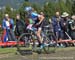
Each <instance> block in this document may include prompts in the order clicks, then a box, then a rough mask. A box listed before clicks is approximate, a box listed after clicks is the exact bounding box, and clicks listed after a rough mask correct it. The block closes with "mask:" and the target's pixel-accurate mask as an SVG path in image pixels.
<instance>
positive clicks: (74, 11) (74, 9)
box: [72, 1, 75, 14]
mask: <svg viewBox="0 0 75 60" xmlns="http://www.w3.org/2000/svg"><path fill="white" fill-rule="evenodd" d="M72 11H73V12H72V14H75V1H74V2H73V4H72Z"/></svg>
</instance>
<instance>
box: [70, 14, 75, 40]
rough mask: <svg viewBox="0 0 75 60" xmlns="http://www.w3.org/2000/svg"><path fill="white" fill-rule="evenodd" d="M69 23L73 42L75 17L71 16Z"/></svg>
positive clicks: (74, 37)
mask: <svg viewBox="0 0 75 60" xmlns="http://www.w3.org/2000/svg"><path fill="white" fill-rule="evenodd" d="M69 23H70V30H71V31H70V32H71V37H72V39H73V40H74V39H75V15H73V16H72V20H71V21H70V22H69Z"/></svg>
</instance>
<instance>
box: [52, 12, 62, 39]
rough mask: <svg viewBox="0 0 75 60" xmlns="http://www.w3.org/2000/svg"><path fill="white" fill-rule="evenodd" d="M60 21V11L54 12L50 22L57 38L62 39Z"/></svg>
mask: <svg viewBox="0 0 75 60" xmlns="http://www.w3.org/2000/svg"><path fill="white" fill-rule="evenodd" d="M60 21H61V17H60V13H59V12H56V15H55V16H54V17H52V24H53V28H54V33H55V35H56V38H57V40H61V39H62V30H61V25H60Z"/></svg>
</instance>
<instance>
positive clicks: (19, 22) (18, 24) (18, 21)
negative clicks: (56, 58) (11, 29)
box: [15, 14, 26, 36]
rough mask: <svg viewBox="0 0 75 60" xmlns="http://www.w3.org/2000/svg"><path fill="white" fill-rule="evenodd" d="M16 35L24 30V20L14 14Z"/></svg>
mask: <svg viewBox="0 0 75 60" xmlns="http://www.w3.org/2000/svg"><path fill="white" fill-rule="evenodd" d="M15 30H16V31H15V32H16V35H17V36H20V35H21V34H22V33H24V32H25V30H26V29H25V22H24V21H23V20H22V19H21V18H20V15H19V14H17V15H16V29H15Z"/></svg>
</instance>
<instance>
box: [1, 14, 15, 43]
mask: <svg viewBox="0 0 75 60" xmlns="http://www.w3.org/2000/svg"><path fill="white" fill-rule="evenodd" d="M2 28H3V30H4V32H5V31H6V32H5V33H4V35H3V37H4V38H3V42H7V41H15V40H16V38H15V35H14V32H13V30H14V22H13V19H11V18H10V17H9V15H8V14H5V18H4V19H3V22H2Z"/></svg>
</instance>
